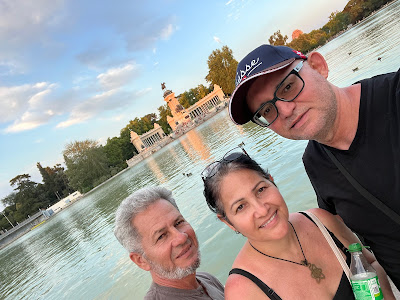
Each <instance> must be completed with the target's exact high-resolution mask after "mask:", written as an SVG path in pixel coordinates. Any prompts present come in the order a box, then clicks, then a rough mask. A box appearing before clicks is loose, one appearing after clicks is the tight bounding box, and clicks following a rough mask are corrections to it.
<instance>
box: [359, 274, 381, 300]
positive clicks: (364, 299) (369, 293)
mask: <svg viewBox="0 0 400 300" xmlns="http://www.w3.org/2000/svg"><path fill="white" fill-rule="evenodd" d="M351 287H352V288H353V293H354V296H355V297H356V299H357V300H375V299H376V300H382V299H383V295H382V290H381V287H380V286H379V281H378V276H375V277H372V278H369V279H366V280H351Z"/></svg>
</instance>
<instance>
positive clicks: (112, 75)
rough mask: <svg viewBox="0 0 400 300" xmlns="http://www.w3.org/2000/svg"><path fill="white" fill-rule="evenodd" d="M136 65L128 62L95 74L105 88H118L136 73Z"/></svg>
mask: <svg viewBox="0 0 400 300" xmlns="http://www.w3.org/2000/svg"><path fill="white" fill-rule="evenodd" d="M137 69H138V67H137V65H136V64H134V63H129V64H127V65H125V66H123V67H120V68H113V69H109V70H107V72H105V73H102V74H100V75H98V76H97V79H98V80H99V82H100V84H101V85H102V86H103V87H104V88H105V89H107V90H109V89H115V88H119V87H121V86H123V85H125V84H127V83H129V82H130V81H131V80H132V79H133V78H134V77H136V74H137Z"/></svg>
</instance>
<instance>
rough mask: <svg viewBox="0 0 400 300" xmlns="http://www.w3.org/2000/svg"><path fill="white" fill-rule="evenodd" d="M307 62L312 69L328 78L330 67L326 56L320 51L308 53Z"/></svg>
mask: <svg viewBox="0 0 400 300" xmlns="http://www.w3.org/2000/svg"><path fill="white" fill-rule="evenodd" d="M307 63H308V65H309V66H310V67H311V69H313V70H315V71H317V72H318V73H319V74H321V75H322V76H323V77H324V78H325V79H326V78H328V73H329V68H328V64H327V62H326V60H325V58H324V57H323V56H322V55H321V54H320V53H318V52H311V53H310V54H308V57H307Z"/></svg>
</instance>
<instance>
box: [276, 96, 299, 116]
mask: <svg viewBox="0 0 400 300" xmlns="http://www.w3.org/2000/svg"><path fill="white" fill-rule="evenodd" d="M294 101H295V100H294ZM294 101H290V102H287V101H280V100H278V101H276V102H275V105H276V108H277V109H278V118H288V117H290V116H291V115H292V114H293V111H294V108H295V107H296V103H295V102H294Z"/></svg>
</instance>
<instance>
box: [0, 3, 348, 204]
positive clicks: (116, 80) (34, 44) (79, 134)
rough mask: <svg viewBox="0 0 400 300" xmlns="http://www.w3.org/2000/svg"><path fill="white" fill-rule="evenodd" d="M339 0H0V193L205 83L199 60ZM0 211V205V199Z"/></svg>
mask: <svg viewBox="0 0 400 300" xmlns="http://www.w3.org/2000/svg"><path fill="white" fill-rule="evenodd" d="M347 2H348V1H347V0H335V1H331V0H319V1H316V0H303V1H295V0H283V1H276V0H264V1H261V0H260V1H255V0H254V1H252V0H248V1H247V0H224V1H220V0H212V1H209V0H202V1H182V0H157V1H137V0H129V1H126V0H119V1H103V0H97V1H93V0H86V1H81V0H79V1H78V0H35V1H22V0H0V145H1V147H0V162H1V167H0V199H2V198H3V197H5V196H7V195H8V194H9V193H10V192H12V187H11V186H10V184H9V181H10V180H11V179H12V178H14V177H15V176H17V175H20V174H25V173H28V174H30V175H31V176H32V178H31V180H33V181H35V182H41V176H40V174H39V172H38V170H37V167H36V163H37V162H40V163H41V164H42V166H44V167H46V166H50V167H52V166H54V165H55V164H57V163H61V164H63V157H62V151H63V150H64V148H65V145H66V144H67V143H69V142H73V141H76V140H85V139H93V140H97V141H99V142H100V143H102V144H105V142H106V141H107V138H112V137H114V136H119V132H120V130H121V129H122V128H123V127H125V126H126V125H127V124H128V122H129V121H130V120H133V119H134V118H136V117H138V118H140V117H142V116H144V115H146V114H148V113H157V108H158V107H159V106H161V105H164V104H165V102H164V101H163V96H162V95H163V93H162V90H161V83H162V82H165V83H166V87H167V88H168V89H170V90H172V91H173V92H175V94H176V95H179V94H180V93H183V92H185V91H187V90H189V89H191V88H194V87H196V86H198V85H199V84H204V85H208V84H209V83H207V82H206V81H205V77H206V75H207V73H208V66H207V59H208V56H209V55H210V54H211V53H212V51H214V50H216V49H220V48H221V47H222V46H224V45H227V46H228V47H229V48H230V49H232V51H233V55H234V57H235V58H236V60H238V61H239V60H240V59H241V58H243V57H244V56H245V55H246V54H247V53H248V52H250V51H251V50H253V49H254V48H256V47H258V46H259V45H261V44H266V43H268V38H269V37H270V36H271V35H272V34H273V33H274V32H275V31H277V30H281V33H283V34H286V35H288V36H289V38H290V37H291V34H292V32H293V31H294V30H295V29H300V30H302V31H303V32H310V31H311V30H313V29H318V28H320V27H321V26H323V25H324V24H325V23H326V22H327V21H328V17H329V15H330V14H331V13H332V12H334V11H337V10H338V11H341V10H343V8H344V7H345V5H346V3H347ZM0 208H2V206H1V204H0Z"/></svg>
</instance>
